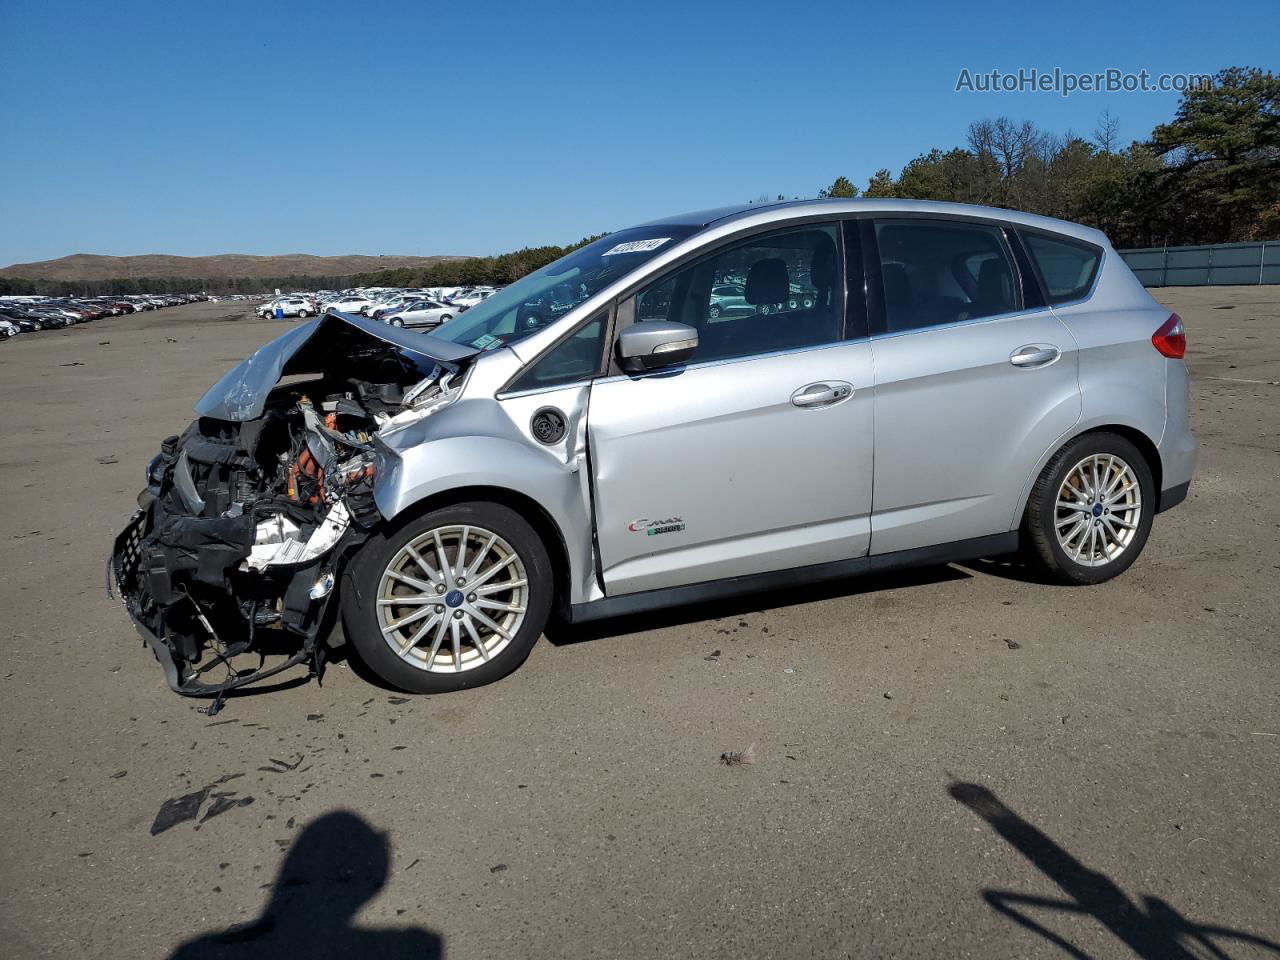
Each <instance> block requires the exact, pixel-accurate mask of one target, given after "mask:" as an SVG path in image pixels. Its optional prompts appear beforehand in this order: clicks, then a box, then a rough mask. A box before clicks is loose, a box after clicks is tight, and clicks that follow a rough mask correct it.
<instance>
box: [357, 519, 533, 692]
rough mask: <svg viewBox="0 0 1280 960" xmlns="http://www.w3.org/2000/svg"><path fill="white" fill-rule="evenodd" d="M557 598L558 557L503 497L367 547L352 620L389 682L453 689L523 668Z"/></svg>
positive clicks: (368, 657) (365, 653) (414, 688)
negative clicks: (554, 585)
mask: <svg viewBox="0 0 1280 960" xmlns="http://www.w3.org/2000/svg"><path fill="white" fill-rule="evenodd" d="M551 597H552V573H551V561H550V559H549V558H548V556H547V551H546V547H545V546H544V545H543V543H542V540H541V539H540V538H539V536H538V534H537V532H536V531H535V530H534V529H533V527H532V526H530V525H529V523H528V521H526V520H525V519H524V518H523V517H521V516H520V515H519V514H518V513H516V512H515V511H514V510H511V509H510V508H509V507H505V506H502V505H501V504H496V503H487V502H475V503H461V504H456V505H453V506H448V507H442V508H440V509H438V510H433V511H431V512H430V513H427V514H425V515H423V516H421V517H418V518H416V519H414V520H411V521H410V522H408V523H405V524H402V525H400V526H398V527H394V528H392V529H390V530H389V531H387V532H384V533H381V534H377V535H375V536H374V537H373V538H372V539H370V540H369V541H368V543H366V544H365V546H364V547H363V548H361V550H360V553H359V554H358V555H357V556H356V558H355V559H354V560H353V562H352V565H351V568H350V572H349V580H348V583H347V584H346V585H345V589H344V592H343V601H342V616H343V626H344V629H345V631H346V634H347V637H348V639H350V640H351V642H352V644H353V645H354V646H355V648H356V650H357V651H358V652H359V654H360V657H361V658H362V659H363V660H364V662H365V663H366V664H368V666H369V667H370V669H372V670H373V671H374V672H375V673H377V674H378V676H380V677H382V679H384V680H386V681H387V682H388V683H390V684H392V685H394V686H396V687H399V688H400V689H402V690H408V691H410V692H413V693H447V692H449V691H452V690H461V689H464V688H466V687H475V686H479V685H481V684H485V683H491V682H493V681H494V680H498V679H501V678H502V677H505V676H506V675H507V674H509V673H510V672H511V671H513V670H515V669H516V667H518V666H520V664H522V663H523V662H524V660H525V658H526V657H528V655H529V651H530V650H532V649H533V645H534V644H535V643H536V642H537V640H538V636H539V635H540V634H541V633H542V628H543V627H544V626H545V625H546V622H547V617H548V616H549V615H550V612H551Z"/></svg>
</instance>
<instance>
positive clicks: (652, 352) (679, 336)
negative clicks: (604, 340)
mask: <svg viewBox="0 0 1280 960" xmlns="http://www.w3.org/2000/svg"><path fill="white" fill-rule="evenodd" d="M697 348H698V331H697V330H695V329H694V328H693V327H691V326H689V325H688V324H684V323H673V322H671V321H668V320H648V321H644V322H641V323H633V324H632V325H631V326H629V327H627V329H625V330H623V331H622V333H620V334H619V335H618V362H619V364H620V365H621V366H622V369H624V370H626V371H627V372H628V373H640V372H643V371H645V370H657V369H660V368H662V367H670V366H675V365H676V364H680V363H685V362H686V361H687V360H688V359H689V358H690V357H691V356H693V351H694V350H696V349H697Z"/></svg>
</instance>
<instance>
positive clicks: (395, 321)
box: [391, 317, 404, 327]
mask: <svg viewBox="0 0 1280 960" xmlns="http://www.w3.org/2000/svg"><path fill="white" fill-rule="evenodd" d="M391 325H392V326H393V327H403V326H404V321H403V320H401V319H400V318H399V317H392V318H391Z"/></svg>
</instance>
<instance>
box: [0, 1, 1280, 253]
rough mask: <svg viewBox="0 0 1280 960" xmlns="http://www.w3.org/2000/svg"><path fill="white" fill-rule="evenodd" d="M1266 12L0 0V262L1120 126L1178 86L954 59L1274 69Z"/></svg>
mask: <svg viewBox="0 0 1280 960" xmlns="http://www.w3.org/2000/svg"><path fill="white" fill-rule="evenodd" d="M1278 27H1280V4H1275V3H1261V2H1254V0H1234V2H1230V3H1221V4H1215V5H1211V6H1206V5H1205V4H1204V3H1184V2H1178V0H1165V2H1159V3H1150V4H1140V3H1110V4H1106V5H1097V6H1095V5H1092V4H1079V5H1077V6H1076V7H1075V9H1074V12H1072V13H1068V9H1067V8H1065V7H1063V6H1062V5H1061V4H1043V3H1023V4H1016V5H1013V6H1009V5H1007V4H989V5H983V4H977V3H971V4H957V3H931V2H914V3H884V2H880V3H874V4H864V3H854V2H849V0H844V2H833V3H811V4H807V3H803V2H792V3H788V4H784V3H777V2H764V3H756V2H751V0H738V2H734V3H725V4H699V3H696V2H688V0H685V2H682V3H665V2H646V3H631V4H627V3H607V2H595V3H538V2H532V3H490V2H485V0H467V2H464V3H456V2H455V3H446V4H436V3H429V2H375V0H365V2H360V3H355V2H349V3H328V2H323V0H313V2H308V3H294V2H273V0H256V2H242V0H202V2H193V0H166V2H155V3H150V2H147V3H143V2H130V0H109V2H107V0H93V2H60V0H35V2H30V0H0V41H2V42H3V50H4V56H3V58H2V59H0V103H2V104H3V108H2V109H0V117H2V118H3V119H2V121H0V122H2V123H3V129H4V132H5V137H4V143H5V149H4V150H3V152H2V154H0V264H7V263H13V262H18V261H26V260H37V259H46V258H51V257H58V256H63V255H65V254H70V253H105V254H114V255H125V254H136V253H176V254H184V255H198V254H212V253H229V252H237V253H295V252H302V253H316V254H340V253H369V254H377V253H399V254H432V253H475V254H484V253H497V252H500V251H503V250H509V249H514V248H516V247H520V246H523V245H527V244H539V243H562V242H567V241H571V240H576V239H578V238H579V237H581V236H583V235H586V234H591V233H598V232H601V231H604V230H611V229H617V228H620V227H623V226H625V225H627V224H629V223H633V222H639V221H643V220H648V219H652V218H654V217H657V216H661V215H663V214H667V213H673V212H678V211H682V210H688V209H698V208H702V207H713V206H718V205H722V204H728V203H737V202H743V201H747V200H751V199H753V198H756V197H758V196H760V195H762V194H768V195H770V196H773V195H776V194H778V193H783V194H786V195H787V196H793V195H798V196H812V195H814V194H815V193H816V192H817V190H818V189H819V188H820V187H822V186H823V185H824V184H827V183H830V182H831V180H832V179H834V178H835V177H836V176H837V175H839V174H843V175H846V176H848V177H850V178H851V179H853V180H854V182H855V183H857V184H859V186H862V185H865V182H866V179H867V177H868V176H869V175H870V174H871V173H872V172H873V171H875V170H876V169H877V168H879V167H888V168H890V169H891V170H892V171H894V172H895V173H896V172H897V171H898V170H899V169H900V168H901V166H902V165H903V164H904V163H906V162H907V161H908V160H910V159H911V158H912V157H913V156H915V155H917V154H918V153H920V152H922V151H925V150H927V149H928V148H930V147H933V146H942V147H946V146H950V145H954V144H958V143H962V142H963V139H964V134H965V128H966V127H967V126H968V124H969V123H970V122H971V121H972V120H975V119H979V118H981V117H984V116H997V115H1000V114H1005V115H1008V116H1010V117H1012V118H1014V119H1029V120H1034V121H1035V122H1036V123H1038V124H1040V125H1041V126H1043V127H1046V128H1048V129H1051V130H1055V131H1059V132H1061V131H1065V130H1067V129H1072V130H1075V131H1076V132H1079V133H1084V134H1088V133H1091V132H1092V131H1093V129H1094V127H1095V125H1096V120H1097V116H1098V114H1099V113H1100V112H1101V111H1103V110H1104V109H1109V110H1110V111H1111V112H1112V113H1113V114H1114V115H1115V116H1117V117H1118V118H1119V120H1120V124H1121V128H1120V132H1121V135H1122V137H1123V138H1124V140H1125V141H1126V142H1127V141H1128V140H1130V139H1134V138H1140V137H1144V136H1146V135H1147V134H1148V133H1149V132H1150V130H1151V127H1152V126H1153V125H1154V124H1155V123H1158V122H1161V121H1163V120H1166V119H1168V118H1169V117H1171V116H1172V114H1173V111H1174V109H1175V107H1176V104H1177V100H1178V97H1177V94H1175V93H1130V94H1123V93H1121V94H1103V93H1090V94H1084V93H1077V94H1075V95H1073V96H1071V97H1069V98H1065V99H1064V98H1062V97H1059V96H1057V95H1055V94H1049V93H1039V94H1032V93H1025V94H1018V93H999V94H980V93H957V92H955V89H954V88H955V84H956V79H957V77H958V75H959V74H960V71H961V69H962V68H969V69H970V70H972V71H975V72H976V71H989V70H992V69H999V70H1003V71H1009V72H1012V71H1016V70H1017V69H1018V68H1020V67H1027V68H1030V67H1038V68H1040V69H1042V70H1052V69H1053V68H1054V67H1061V68H1062V69H1064V70H1070V71H1076V72H1082V73H1083V72H1091V71H1095V70H1102V69H1105V68H1108V67H1117V68H1120V69H1123V70H1132V71H1137V70H1141V69H1147V70H1149V71H1151V72H1152V73H1153V74H1158V73H1162V72H1170V73H1174V72H1213V71H1215V70H1217V69H1219V68H1221V67H1223V66H1226V65H1229V64H1246V65H1255V66H1263V67H1268V68H1273V69H1274V68H1275V67H1276V66H1277V64H1276V63H1275V62H1274V57H1275V54H1276V52H1277V50H1278V49H1280V47H1277V43H1276V36H1277V33H1278V32H1280V31H1278V30H1277V28H1278Z"/></svg>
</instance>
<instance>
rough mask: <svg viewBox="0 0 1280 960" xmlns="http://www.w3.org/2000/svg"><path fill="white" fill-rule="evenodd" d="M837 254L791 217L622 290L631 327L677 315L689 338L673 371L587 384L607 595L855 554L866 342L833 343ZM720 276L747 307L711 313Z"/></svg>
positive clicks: (837, 328) (823, 228)
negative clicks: (632, 291)
mask: <svg viewBox="0 0 1280 960" xmlns="http://www.w3.org/2000/svg"><path fill="white" fill-rule="evenodd" d="M842 263H843V256H842V253H841V238H840V236H839V228H838V225H834V224H807V225H804V226H802V227H793V228H790V229H787V230H782V231H775V232H772V233H769V234H765V235H760V236H756V237H754V238H751V239H750V240H745V241H741V242H738V243H733V244H729V245H727V246H726V247H724V248H722V249H721V250H719V251H717V252H715V253H713V254H710V255H708V256H707V257H705V258H703V259H701V260H699V261H697V262H695V263H693V264H692V265H689V266H686V267H683V268H681V269H679V270H677V271H675V272H674V273H672V274H670V275H668V276H666V277H664V278H662V279H661V280H659V281H657V282H655V283H654V284H652V285H650V286H649V287H647V288H646V289H645V290H644V291H641V292H640V293H639V294H638V295H637V296H636V298H635V303H634V312H635V317H636V320H637V322H644V321H645V320H647V319H662V320H674V321H678V322H680V323H687V324H689V325H690V326H693V327H695V328H697V330H698V332H699V346H698V349H697V351H695V353H694V356H693V358H692V359H691V360H690V362H689V363H688V365H687V366H684V367H680V368H677V369H674V370H670V371H658V372H653V373H648V374H644V375H637V376H628V375H617V376H612V377H607V378H604V379H602V380H599V381H597V382H596V383H595V384H594V385H593V387H592V390H591V399H590V404H589V409H588V438H589V443H590V456H591V465H592V470H593V489H594V496H595V521H596V534H597V540H598V545H599V553H600V561H601V567H602V572H603V578H604V588H605V592H606V593H607V594H608V595H610V596H616V595H619V594H626V593H634V592H637V591H643V590H652V589H657V588H661V587H672V586H680V585H684V584H690V583H700V582H704V581H709V580H719V579H723V578H726V577H735V576H742V575H747V574H755V573H763V572H769V571H774V570H781V569H786V568H790V567H799V566H805V565H808V564H815V563H823V562H827V561H832V560H843V559H849V558H853V557H858V556H862V555H864V554H866V552H867V548H868V544H869V535H870V511H871V478H872V463H873V458H872V432H873V423H872V390H871V383H872V364H871V353H870V350H871V347H870V344H869V342H868V341H867V339H866V338H865V337H858V338H857V339H853V340H850V339H846V338H845V332H846V331H845V322H844V319H845V318H844V312H845V311H844V300H845V289H844V288H845V282H844V271H843V269H841V267H840V266H839V265H840V264H842ZM729 286H735V287H739V288H740V289H741V290H742V292H743V298H744V300H745V301H746V303H747V304H748V305H749V307H750V312H746V311H741V312H737V313H736V315H727V314H728V313H729V311H725V310H723V309H720V310H712V309H711V308H712V307H713V306H715V305H717V304H722V303H723V291H724V289H725V288H726V287H729ZM857 289H858V293H859V296H860V295H861V284H860V283H859V284H858V288H857ZM715 290H720V291H721V292H720V293H719V294H716V293H714V292H713V291H715Z"/></svg>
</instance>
